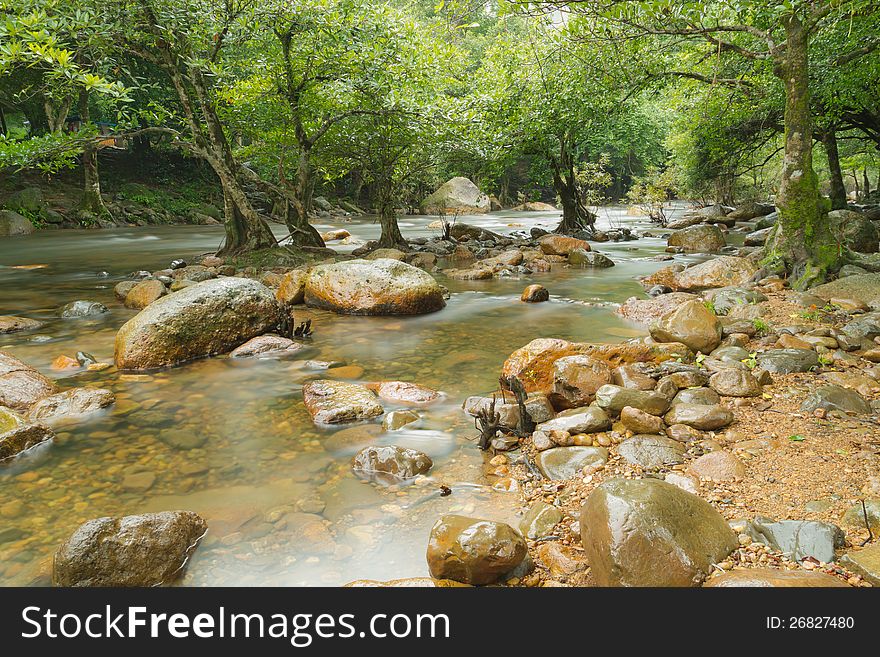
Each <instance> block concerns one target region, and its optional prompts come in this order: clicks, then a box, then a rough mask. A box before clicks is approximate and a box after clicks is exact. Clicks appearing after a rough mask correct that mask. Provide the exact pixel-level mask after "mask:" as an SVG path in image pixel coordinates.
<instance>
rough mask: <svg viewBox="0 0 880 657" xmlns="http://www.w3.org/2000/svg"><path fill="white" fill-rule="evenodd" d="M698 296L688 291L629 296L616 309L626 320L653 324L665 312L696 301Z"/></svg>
mask: <svg viewBox="0 0 880 657" xmlns="http://www.w3.org/2000/svg"><path fill="white" fill-rule="evenodd" d="M698 299H699V297H698V296H697V295H695V294H689V293H688V292H670V293H669V294H661V295H659V296H656V297H654V298H652V299H639V298H638V297H630V298H629V299H627V300H626V302H625V303H624V304H623V305H621V306H620V308H618V309H617V312H618V314H620V315H623V316H624V317H626V318H627V319H628V320H631V321H633V322H639V323H640V324H653V323H654V322H655V321H657V320H658V319H660V318H661V317H663V315H665V314H666V313H668V312H670V311H672V310H675V309H676V308H678V307H679V306H681V305H682V304H684V303H687V302H688V301H696V300H698Z"/></svg>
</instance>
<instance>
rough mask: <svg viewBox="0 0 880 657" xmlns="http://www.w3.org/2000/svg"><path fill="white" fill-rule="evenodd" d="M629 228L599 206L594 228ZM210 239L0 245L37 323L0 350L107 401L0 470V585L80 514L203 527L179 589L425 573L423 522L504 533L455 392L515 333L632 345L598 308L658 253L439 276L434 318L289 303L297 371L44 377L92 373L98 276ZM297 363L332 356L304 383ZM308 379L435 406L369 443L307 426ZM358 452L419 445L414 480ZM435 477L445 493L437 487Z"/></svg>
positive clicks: (488, 383)
mask: <svg viewBox="0 0 880 657" xmlns="http://www.w3.org/2000/svg"><path fill="white" fill-rule="evenodd" d="M432 219H434V218H433V217H404V218H402V221H401V229H402V231H403V233H404V235H407V236H410V237H415V236H418V235H422V236H429V235H431V234H432V233H433V232H435V231H432V230H430V229H429V228H428V227H427V226H428V224H429V223H430V221H431V220H432ZM462 220H463V221H467V222H469V223H473V224H478V225H481V226H484V227H486V228H489V229H491V230H495V231H498V232H510V231H513V230H528V229H529V228H530V227H531V226H533V225H540V226H544V227H547V228H550V227H552V226H553V225H554V224H555V223H556V222H557V221H558V218H557V216H556V215H554V214H553V213H511V212H508V213H493V214H490V215H485V216H481V217H466V218H462ZM642 221H643V220H640V219H636V218H633V217H628V216H627V215H626V214H625V212H624V210H623V209H609V210H603V212H602V216H601V218H600V222H599V224H600V227H602V226H603V225H604V226H605V227H607V226H608V225H610V224H613V225H621V224H626V225H633V224H638V223H639V222H642ZM642 226H646V224H643V223H642ZM333 227H344V228H346V229H348V230H349V231H350V232H351V233H352V234H353V235H354V236H355V237H357V238H360V239H364V240H365V239H371V238H374V237H376V236H377V235H378V232H379V229H378V226H377V225H376V224H375V223H374V222H372V221H371V220H369V219H354V220H352V221H351V222H347V223H340V224H337V225H333V226H331V225H320V226H318V228H319V230H322V231H324V230H327V229H330V228H333ZM221 239H222V231H221V229H219V228H218V227H189V226H170V227H148V228H132V229H117V230H109V231H57V232H51V231H47V232H42V233H38V234H35V235H32V236H27V237H20V238H11V239H4V240H0V314H14V315H24V316H27V317H32V318H35V319H40V320H42V321H44V322H45V326H44V327H43V328H42V329H40V330H39V331H36V332H29V333H21V334H12V335H6V336H0V348H2V349H5V350H8V351H10V352H11V353H12V354H14V355H15V356H17V357H19V358H21V359H22V360H24V361H25V362H27V363H29V364H31V365H33V366H35V367H37V368H38V369H40V370H41V371H42V372H44V373H46V374H48V375H49V376H53V377H56V378H58V379H59V381H58V383H59V386H60V387H62V388H67V387H74V386H84V385H88V386H96V387H105V388H110V389H111V390H113V391H114V392H115V394H116V397H117V402H116V404H115V405H114V406H112V407H110V408H109V409H108V410H107V411H105V412H102V413H100V414H96V415H92V416H88V417H87V418H85V419H78V420H77V421H70V422H67V423H62V424H59V425H57V426H55V429H56V432H57V439H56V440H54V441H53V442H52V443H51V444H48V445H46V446H44V447H41V448H40V449H38V450H35V451H34V452H33V453H29V454H28V455H27V457H26V458H21V459H19V460H17V461H15V462H13V463H12V464H11V465H7V466H5V467H0V583H2V584H5V585H27V584H48V583H49V581H50V574H51V559H52V554H53V553H54V551H55V549H56V548H57V546H58V545H59V544H60V542H61V541H63V540H64V538H65V537H66V536H68V535H69V534H70V533H71V532H72V531H73V530H74V529H75V528H76V527H77V526H78V525H79V524H80V523H82V522H84V521H85V520H88V519H91V518H97V517H101V516H107V515H125V514H136V513H142V512H147V511H159V510H171V509H188V510H192V511H196V512H198V513H200V514H201V515H203V516H204V517H205V518H206V519H207V521H208V524H209V527H210V529H209V534H208V536H207V537H206V539H205V540H204V541H203V543H202V545H201V546H200V548H199V549H198V551H197V552H196V554H195V555H194V557H193V559H192V561H191V563H190V565H189V569H188V573H187V575H186V577H185V579H184V581H183V584H185V585H337V584H342V583H345V582H347V581H350V580H353V579H358V578H369V579H389V578H397V577H411V576H422V575H426V574H427V567H426V563H425V557H424V554H425V546H426V544H427V537H428V532H429V529H430V527H431V525H432V524H433V522H434V520H435V519H436V518H437V517H438V516H439V515H441V514H443V513H450V512H453V513H456V512H457V513H462V514H465V515H474V516H480V517H486V518H491V519H496V520H503V521H507V522H511V523H512V524H514V525H515V524H516V522H517V518H516V511H517V502H518V495H517V493H516V492H515V491H511V490H509V488H510V483H509V481H507V480H505V478H504V477H503V476H498V475H495V474H489V473H490V472H491V471H492V468H490V467H489V466H488V456H487V455H485V454H483V453H482V452H480V451H479V450H478V449H477V446H476V444H475V442H474V437H475V435H476V431H475V430H474V427H473V423H472V420H471V419H470V418H468V417H467V416H465V415H464V413H463V412H462V410H461V407H460V405H461V402H462V401H463V399H464V398H465V397H467V396H468V395H472V394H479V393H485V392H489V391H491V390H494V389H495V388H496V386H497V379H498V376H499V374H500V368H501V364H502V363H503V361H504V359H505V358H506V357H507V355H508V354H509V353H510V352H511V351H513V350H514V349H516V348H518V347H520V346H522V345H523V344H525V343H527V342H528V341H530V340H532V339H534V338H537V337H561V338H567V339H572V340H580V341H595V342H617V341H621V340H625V339H627V338H631V337H634V336H639V335H643V334H644V331H643V329H640V328H638V327H635V326H632V325H630V324H628V323H627V322H625V321H624V320H622V319H620V318H619V317H618V316H616V315H615V314H614V309H615V303H620V302H622V301H624V300H625V299H626V298H628V297H630V296H633V295H640V294H642V289H641V286H640V285H639V284H638V283H637V281H636V280H635V277H636V276H638V275H641V274H645V273H649V272H651V271H653V270H655V269H657V268H658V267H660V266H662V263H658V262H656V261H652V260H650V259H649V258H650V257H651V256H655V255H657V254H659V253H662V252H663V249H664V246H665V243H664V242H663V241H662V240H660V239H651V238H643V239H641V240H638V241H633V242H621V243H616V244H615V243H605V244H596V245H595V248H597V249H598V250H600V251H602V252H604V253H606V254H607V255H609V256H610V257H611V258H612V259H613V260H614V261H615V262H616V263H617V266H615V267H613V268H609V269H597V270H589V269H568V268H565V267H556V268H554V271H552V272H549V273H536V274H534V275H532V276H529V277H523V278H519V279H498V280H489V281H449V280H445V279H444V278H443V277H442V276H441V277H440V278H441V282H443V283H444V284H446V285H447V286H448V287H449V289H450V291H451V298H450V300H449V302H448V305H447V307H446V308H445V309H443V310H442V311H440V312H438V313H434V314H431V315H425V316H420V317H412V318H400V317H348V316H337V315H333V314H331V313H326V312H321V311H311V310H304V311H303V312H302V313H300V314H299V315H298V317H297V319H302V318H305V317H307V316H308V317H311V318H312V319H313V329H314V337H313V338H312V341H311V346H310V347H309V350H308V351H307V352H304V355H303V356H300V355H299V354H298V355H297V358H302V359H301V360H251V359H249V360H230V359H228V358H226V357H216V358H209V359H205V360H201V361H196V362H193V363H190V364H187V365H183V366H181V367H176V368H172V369H168V370H164V371H160V372H157V373H150V374H146V375H144V374H141V375H126V374H124V373H120V372H117V371H116V370H115V369H113V368H111V369H108V370H105V371H102V372H81V373H80V372H78V373H76V374H73V375H70V374H65V373H63V372H54V371H53V370H51V369H50V363H51V362H52V360H53V359H54V358H55V357H57V356H58V355H60V354H67V355H69V356H73V355H74V354H75V353H76V352H77V351H85V352H89V353H91V354H93V355H94V356H95V357H96V358H97V359H98V360H99V361H104V362H112V357H113V339H114V335H115V332H116V329H117V328H118V327H119V326H120V325H121V324H122V323H123V322H125V321H126V320H127V319H128V318H129V317H131V316H132V315H133V314H134V311H132V310H128V309H126V308H124V307H123V306H122V304H120V303H119V302H118V301H116V299H115V298H114V295H113V286H114V284H115V283H116V282H117V281H119V280H122V279H124V278H125V277H127V276H128V274H129V273H130V272H131V271H133V270H141V269H147V270H151V271H152V270H156V269H161V268H164V267H167V266H168V263H169V262H170V261H171V260H172V259H173V258H179V257H184V258H186V257H191V256H193V255H194V254H197V253H204V252H208V251H212V250H214V249H216V247H217V245H218V244H219V243H220V241H221ZM22 265H27V266H33V265H42V267H39V268H20V266H22ZM532 282H536V283H541V284H543V285H544V286H545V287H547V288H548V289H549V290H550V292H551V300H550V302H548V303H542V304H524V303H521V302H520V301H519V295H520V293H521V291H522V289H523V287H525V286H526V285H527V284H530V283H532ZM75 299H89V300H95V301H100V302H102V303H104V304H105V305H106V306H107V307H108V308H110V312H109V313H107V314H105V315H102V316H101V317H100V318H99V319H79V320H70V319H67V320H65V319H60V318H59V317H58V308H59V307H60V306H62V305H64V304H65V303H67V302H69V301H72V300H75ZM301 353H303V352H301ZM306 359H312V360H320V361H329V362H334V363H339V364H338V365H336V366H334V367H331V368H330V369H328V370H326V371H323V372H316V371H315V370H314V369H309V366H307V365H306V363H305V360H306ZM316 376H328V377H331V378H338V379H344V380H349V381H359V382H368V381H376V380H382V379H396V380H405V381H413V382H416V383H420V384H424V385H427V386H430V387H432V388H435V389H438V390H441V391H443V393H444V397H443V400H442V401H441V402H439V403H435V404H433V405H431V406H429V407H426V408H423V409H419V413H420V414H421V415H422V420H421V422H420V424H418V425H417V426H416V428H415V429H411V430H404V431H400V432H395V433H393V434H387V433H383V431H382V428H381V424H380V423H379V422H377V423H371V424H360V425H354V426H348V427H342V428H339V429H322V428H317V427H315V426H314V425H313V423H312V422H311V420H310V418H309V415H308V413H307V412H306V410H305V408H304V406H303V403H302V395H301V387H302V384H303V382H304V381H306V380H308V379H310V378H315V377H316ZM392 408H393V407H391V406H388V410H391V409H392ZM377 443H382V444H398V445H402V446H407V447H413V448H416V449H419V450H421V451H424V452H426V453H427V454H428V455H430V456H431V457H432V458H433V459H434V463H435V465H434V468H433V469H432V471H431V472H430V473H429V476H428V477H426V478H422V479H420V480H419V481H417V482H416V483H414V484H412V485H409V486H399V487H390V488H388V487H382V486H379V485H376V484H371V483H366V482H362V481H360V480H358V479H357V478H356V477H355V476H354V475H353V474H352V472H351V469H350V459H351V455H352V454H353V453H354V452H355V451H356V450H357V449H359V448H360V447H361V446H363V445H366V444H377ZM441 484H442V485H446V486H449V487H450V488H451V489H452V494H450V495H440V494H439V489H440V485H441Z"/></svg>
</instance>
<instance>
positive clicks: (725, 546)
mask: <svg viewBox="0 0 880 657" xmlns="http://www.w3.org/2000/svg"><path fill="white" fill-rule="evenodd" d="M580 526H581V541H582V543H583V546H584V551H585V554H586V557H587V561H588V563H589V564H590V566H591V568H592V575H593V579H594V580H595V581H596V583H597V584H598V585H599V586H699V585H700V584H701V583H702V582H703V580H704V579H705V578H706V576H707V575H708V574H709V573H710V572H711V569H712V564H714V563H718V562H720V561H722V560H723V559H724V558H725V557H727V555H729V554H730V553H731V552H732V551H733V550H734V549H736V547H737V545H738V542H737V539H736V535H735V534H734V533H733V530H732V529H731V528H730V527H729V526H728V524H727V522H726V521H725V520H724V518H723V517H722V516H721V514H720V513H718V511H716V510H715V509H714V508H713V507H712V506H711V505H710V504H709V503H708V502H705V501H704V500H702V499H700V498H699V497H697V496H696V495H692V494H691V493H688V492H686V491H684V490H681V489H680V488H678V487H677V486H674V485H672V484H669V483H666V482H665V481H660V480H657V479H638V480H624V479H613V480H610V481H606V482H604V483H603V484H601V485H600V486H598V487H597V488H595V489H594V490H593V492H592V493H591V494H590V496H589V497H588V498H587V501H586V502H585V503H584V506H583V508H582V510H581V519H580Z"/></svg>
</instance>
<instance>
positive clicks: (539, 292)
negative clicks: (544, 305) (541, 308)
mask: <svg viewBox="0 0 880 657" xmlns="http://www.w3.org/2000/svg"><path fill="white" fill-rule="evenodd" d="M519 299H520V301H525V302H526V303H541V302H542V301H548V300H549V299H550V292H548V291H547V288H546V287H544V286H543V285H537V284H536V285H529V286H528V287H527V288H526V289H525V290H523V293H522V295H521V296H520V298H519Z"/></svg>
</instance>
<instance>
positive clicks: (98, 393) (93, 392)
mask: <svg viewBox="0 0 880 657" xmlns="http://www.w3.org/2000/svg"><path fill="white" fill-rule="evenodd" d="M115 401H116V396H115V395H114V394H113V393H112V392H111V391H109V390H105V389H104V388H73V389H71V390H65V391H64V392H59V393H58V394H56V395H50V396H49V397H46V398H45V399H42V400H40V401H39V402H37V403H36V404H35V405H34V407H33V408H31V412H30V418H31V420H51V419H54V418H59V417H66V416H69V415H85V414H87V413H94V412H95V411H99V410H101V409H102V408H106V407H107V406H110V404H112V403H113V402H115Z"/></svg>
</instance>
